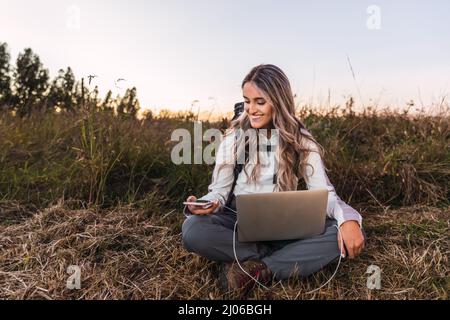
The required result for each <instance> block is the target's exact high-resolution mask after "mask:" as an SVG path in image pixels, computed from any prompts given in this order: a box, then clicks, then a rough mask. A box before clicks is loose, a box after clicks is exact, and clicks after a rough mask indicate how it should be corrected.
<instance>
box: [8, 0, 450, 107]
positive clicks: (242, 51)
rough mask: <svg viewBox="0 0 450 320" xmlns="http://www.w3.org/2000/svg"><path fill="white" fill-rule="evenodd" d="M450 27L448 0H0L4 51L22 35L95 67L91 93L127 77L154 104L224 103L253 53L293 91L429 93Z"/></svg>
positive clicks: (449, 86) (52, 53) (446, 53)
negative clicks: (281, 74)
mask: <svg viewBox="0 0 450 320" xmlns="http://www.w3.org/2000/svg"><path fill="white" fill-rule="evenodd" d="M371 5H375V6H376V7H372V8H375V9H374V10H375V11H371V10H368V8H369V7H370V6H371ZM369 9H371V8H369ZM378 12H379V15H378ZM378 17H379V18H378ZM449 39H450V1H446V0H434V1H406V0H405V1H400V0H397V1H392V0H391V1H388V0H380V1H377V0H376V1H365V0H353V1H352V0H347V1H300V0H293V1H287V0H284V1H268V0H245V1H242V0H241V1H237V0H236V1H230V0H227V1H225V0H210V1H205V0H184V1H183V0H172V1H167V0H164V1H163V0H161V1H152V0H129V1H118V0H90V1H87V0H72V1H66V0H40V1H29V0H0V42H7V43H8V44H9V48H10V51H11V54H12V57H13V60H15V59H16V57H17V54H18V52H19V51H22V50H23V49H24V48H25V47H31V48H33V50H34V51H35V52H36V53H38V54H39V55H40V57H41V59H42V61H43V63H44V65H45V66H46V67H47V68H48V69H49V70H50V72H51V75H52V76H54V75H56V73H57V71H58V69H60V68H66V67H67V66H71V67H72V68H73V69H74V71H75V75H76V76H77V78H81V77H87V76H88V75H89V74H95V75H98V76H99V78H98V79H96V80H95V81H94V83H93V85H95V84H96V85H98V86H99V87H100V92H101V93H105V92H106V91H107V90H108V89H115V91H117V92H121V91H123V90H124V89H125V87H131V86H136V87H137V88H138V94H139V98H140V100H141V105H142V106H143V107H147V108H152V109H160V108H171V109H174V110H180V109H186V108H189V107H190V105H191V102H192V101H193V100H199V101H200V102H199V103H198V105H197V106H200V108H202V109H203V110H205V109H208V110H211V108H214V110H215V111H216V110H217V111H218V112H221V111H229V110H230V109H232V106H233V104H234V103H235V102H238V101H241V100H242V91H241V89H240V85H241V81H242V79H243V78H244V76H245V75H246V73H247V72H248V71H250V69H251V68H252V67H253V66H256V65H258V64H261V63H271V64H275V65H278V66H279V67H281V68H282V69H283V70H284V71H285V72H286V74H287V75H288V77H289V78H290V80H291V83H292V87H293V90H294V92H295V93H297V94H298V95H299V97H300V102H312V103H314V104H321V103H322V104H324V103H325V102H326V101H327V96H328V90H330V92H331V102H332V103H339V102H342V101H343V100H344V99H345V97H347V96H349V95H353V96H355V98H356V100H357V101H358V102H359V101H360V100H361V99H362V100H363V102H364V103H365V104H368V103H369V102H370V99H372V100H373V101H376V102H378V103H379V104H392V105H401V106H403V105H405V103H406V101H409V100H411V99H413V100H416V101H417V102H419V100H420V99H421V100H422V102H423V103H424V104H430V103H432V102H436V101H437V100H439V98H440V97H442V96H444V95H446V94H448V93H450V59H449V57H450V41H449ZM347 55H348V56H349V57H350V60H351V63H352V65H353V68H354V71H355V75H356V83H355V81H354V79H353V77H352V73H351V70H350V67H349V63H348V61H347ZM118 78H125V79H126V80H127V82H126V83H124V84H122V85H121V86H120V87H123V88H115V84H114V80H115V79H118ZM357 87H358V88H359V90H360V92H361V96H360V95H359V94H358V92H357Z"/></svg>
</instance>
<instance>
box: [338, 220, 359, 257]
mask: <svg viewBox="0 0 450 320" xmlns="http://www.w3.org/2000/svg"><path fill="white" fill-rule="evenodd" d="M340 234H341V235H342V238H343V240H344V245H345V248H346V249H347V252H348V256H349V258H350V259H354V258H356V257H357V256H358V255H359V254H360V253H361V251H362V250H363V249H364V235H363V233H362V230H361V227H360V226H359V223H358V222H357V221H353V220H351V221H346V222H344V223H343V224H342V225H341V227H340ZM338 245H339V249H340V250H341V252H342V253H343V254H344V255H345V249H344V248H342V247H341V237H340V236H339V234H338Z"/></svg>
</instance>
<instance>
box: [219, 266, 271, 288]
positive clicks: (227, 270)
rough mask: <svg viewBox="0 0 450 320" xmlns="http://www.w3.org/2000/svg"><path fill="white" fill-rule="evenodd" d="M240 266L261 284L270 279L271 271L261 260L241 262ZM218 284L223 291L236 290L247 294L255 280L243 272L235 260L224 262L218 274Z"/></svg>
mask: <svg viewBox="0 0 450 320" xmlns="http://www.w3.org/2000/svg"><path fill="white" fill-rule="evenodd" d="M241 266H242V268H243V269H244V270H245V271H246V272H247V273H248V274H250V275H251V276H252V277H253V278H255V279H256V280H258V281H259V282H260V283H261V284H263V285H268V284H270V282H271V281H272V276H273V274H272V272H271V271H270V270H269V268H267V266H266V265H265V264H264V263H263V262H262V261H252V260H249V261H244V262H241ZM219 284H220V287H221V289H222V290H223V291H228V292H230V291H233V292H238V293H240V294H241V295H244V296H245V295H247V294H248V293H250V291H251V290H252V289H253V288H254V287H255V286H256V285H257V283H256V282H255V280H253V279H252V278H250V277H249V276H248V275H247V274H245V273H244V272H243V271H242V270H241V268H239V265H238V264H237V263H236V262H232V263H224V264H222V266H221V270H220V274H219Z"/></svg>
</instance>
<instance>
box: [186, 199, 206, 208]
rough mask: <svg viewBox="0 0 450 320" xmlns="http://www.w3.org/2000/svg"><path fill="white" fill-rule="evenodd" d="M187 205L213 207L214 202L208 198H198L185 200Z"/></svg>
mask: <svg viewBox="0 0 450 320" xmlns="http://www.w3.org/2000/svg"><path fill="white" fill-rule="evenodd" d="M183 204H184V205H185V206H195V207H202V209H208V208H211V207H212V206H213V205H214V202H212V201H208V200H197V201H195V202H183Z"/></svg>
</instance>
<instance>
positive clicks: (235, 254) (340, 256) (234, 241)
mask: <svg viewBox="0 0 450 320" xmlns="http://www.w3.org/2000/svg"><path fill="white" fill-rule="evenodd" d="M222 207H223V208H226V209H228V210H231V211H233V212H234V213H236V214H237V212H236V211H235V210H233V209H231V208H229V207H227V206H224V205H223V206H222ZM237 226H238V222H237V221H236V223H235V224H234V231H233V253H234V259H235V260H236V262H237V265H238V266H239V268H240V269H241V271H242V272H244V273H245V274H246V275H247V276H249V277H250V278H251V279H253V280H254V281H255V282H256V283H257V284H258V285H260V286H261V287H263V288H264V289H266V290H269V288H267V287H266V286H265V285H263V284H262V283H261V282H259V281H258V279H255V278H254V277H253V276H252V275H250V274H249V273H248V272H247V271H245V270H244V268H243V267H242V266H241V264H240V262H239V259H238V257H237V253H236V231H237ZM334 227H335V228H336V229H337V232H338V237H339V240H340V242H341V248H344V239H343V237H342V234H341V231H340V230H339V227H338V226H336V225H335V226H334ZM344 257H345V256H344V254H343V253H342V252H341V253H340V255H339V261H338V264H337V267H336V270H335V271H334V273H333V275H332V276H331V277H330V279H328V281H327V282H325V283H324V284H323V285H321V286H320V287H319V288H317V289H314V290H312V291H308V292H306V294H311V293H314V292H316V291H318V290H320V289H322V288H323V287H325V286H326V285H327V284H328V283H330V281H331V280H333V278H334V277H335V276H336V274H337V272H338V270H339V266H340V265H341V262H342V258H344Z"/></svg>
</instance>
